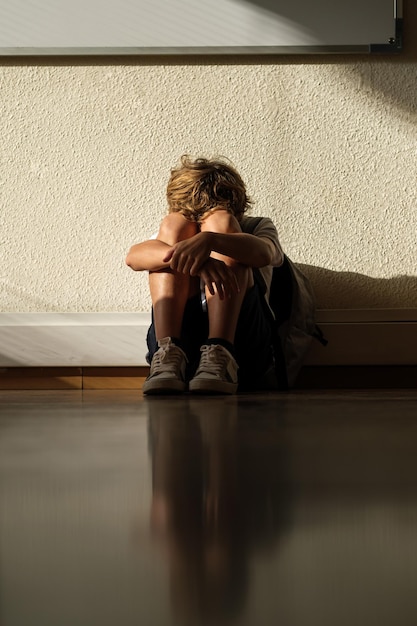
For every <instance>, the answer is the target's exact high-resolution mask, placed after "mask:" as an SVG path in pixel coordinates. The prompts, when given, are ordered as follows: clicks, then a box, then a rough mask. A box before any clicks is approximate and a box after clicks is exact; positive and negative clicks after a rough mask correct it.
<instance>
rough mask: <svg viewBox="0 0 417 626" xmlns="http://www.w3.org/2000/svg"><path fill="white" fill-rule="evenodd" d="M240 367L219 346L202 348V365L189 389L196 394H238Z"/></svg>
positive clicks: (226, 351) (227, 352)
mask: <svg viewBox="0 0 417 626" xmlns="http://www.w3.org/2000/svg"><path fill="white" fill-rule="evenodd" d="M237 370H238V365H237V363H236V361H235V359H234V358H233V357H232V355H231V354H230V352H229V351H228V350H226V348H223V346H221V345H219V344H214V345H210V346H207V345H205V346H201V358H200V364H199V366H198V368H197V371H196V373H195V376H194V378H193V379H192V380H191V381H190V384H189V389H190V391H193V392H194V393H228V394H232V393H236V391H237V385H238V379H237Z"/></svg>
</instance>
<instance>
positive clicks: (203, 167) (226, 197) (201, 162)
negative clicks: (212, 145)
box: [167, 154, 252, 222]
mask: <svg viewBox="0 0 417 626" xmlns="http://www.w3.org/2000/svg"><path fill="white" fill-rule="evenodd" d="M167 200H168V208H169V212H170V213H175V212H177V213H181V214H182V215H184V217H186V218H187V219H188V220H190V221H191V222H200V221H201V220H202V219H204V217H207V215H209V214H210V213H212V212H213V211H215V210H218V209H223V210H226V211H229V213H232V214H233V215H234V216H235V217H236V218H237V219H238V220H240V219H241V218H242V216H243V214H244V213H245V211H247V210H248V209H249V208H250V207H251V205H252V201H251V199H250V198H249V197H248V195H247V193H246V186H245V184H244V182H243V180H242V178H241V177H240V174H239V173H238V172H237V171H236V169H235V168H234V167H233V166H232V165H231V164H230V163H228V162H226V160H225V159H223V158H221V159H206V158H202V157H199V158H196V159H192V158H191V157H190V156H189V155H187V154H185V155H183V156H182V157H181V161H180V165H179V166H178V167H176V168H174V169H172V170H171V176H170V179H169V182H168V186H167Z"/></svg>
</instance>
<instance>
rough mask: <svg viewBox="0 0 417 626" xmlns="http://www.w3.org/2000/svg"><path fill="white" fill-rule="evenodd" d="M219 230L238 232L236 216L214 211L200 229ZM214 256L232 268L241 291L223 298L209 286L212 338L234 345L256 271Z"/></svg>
mask: <svg viewBox="0 0 417 626" xmlns="http://www.w3.org/2000/svg"><path fill="white" fill-rule="evenodd" d="M205 230H206V231H211V232H220V233H239V232H241V228H240V225H239V222H238V221H237V219H236V218H235V217H234V216H233V215H231V214H230V213H228V212H227V211H215V212H214V213H212V214H211V215H209V216H208V217H207V218H206V219H205V220H204V222H203V223H202V224H201V231H205ZM212 256H213V257H215V258H217V259H220V260H221V261H223V262H224V263H226V265H228V266H229V267H231V268H232V269H233V271H234V272H235V273H236V276H237V280H238V284H239V288H240V291H239V292H238V293H233V294H231V295H230V297H228V296H227V295H226V297H225V298H224V299H223V300H221V299H220V297H219V296H218V294H217V293H216V294H214V295H211V294H210V293H209V291H208V289H206V298H207V308H208V314H209V339H211V338H220V339H225V340H226V341H228V342H229V343H231V344H233V342H234V338H235V333H236V327H237V322H238V319H239V314H240V309H241V306H242V302H243V299H244V297H245V294H246V292H247V290H248V289H250V287H252V286H253V284H254V282H253V274H252V270H251V268H249V267H246V266H244V265H241V264H240V263H236V261H234V260H233V259H231V258H230V257H227V256H224V255H221V254H217V253H212Z"/></svg>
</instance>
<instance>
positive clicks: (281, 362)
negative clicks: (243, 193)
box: [245, 218, 327, 389]
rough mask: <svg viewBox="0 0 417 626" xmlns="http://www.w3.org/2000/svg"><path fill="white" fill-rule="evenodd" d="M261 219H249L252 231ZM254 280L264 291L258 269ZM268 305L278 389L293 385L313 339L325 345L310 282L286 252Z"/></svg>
mask: <svg viewBox="0 0 417 626" xmlns="http://www.w3.org/2000/svg"><path fill="white" fill-rule="evenodd" d="M261 219H262V218H253V219H251V220H250V222H251V223H250V225H248V226H249V229H248V228H245V232H253V231H254V230H255V228H256V226H257V224H258V223H259V221H260V220H261ZM254 278H255V281H256V282H257V283H258V284H259V286H260V288H261V290H262V291H263V293H266V285H265V281H264V279H263V277H262V275H261V273H260V272H259V271H258V270H256V269H255V270H254ZM269 306H270V307H271V309H272V311H273V314H274V315H272V314H271V311H270V309H269V307H268V306H267V304H266V300H265V310H266V311H267V313H268V316H269V318H270V320H271V325H272V333H273V348H274V358H275V370H276V376H277V380H278V389H289V388H291V387H293V386H294V383H295V380H296V378H297V375H298V373H299V371H300V369H301V367H302V365H303V362H304V359H305V357H306V354H307V352H308V350H309V348H310V345H311V342H312V340H313V339H317V340H318V341H319V342H320V343H321V344H322V345H323V346H325V345H327V340H326V339H325V337H324V335H323V332H322V330H321V328H320V327H319V326H318V325H317V324H316V321H315V314H316V302H315V297H314V292H313V288H312V285H311V283H310V281H309V279H308V278H307V276H305V275H304V274H303V272H302V271H301V270H300V268H299V267H298V266H297V265H296V264H295V263H293V262H292V261H291V260H290V259H289V258H288V257H287V256H286V255H284V263H283V264H282V265H281V266H280V267H274V268H273V273H272V282H271V289H270V295H269Z"/></svg>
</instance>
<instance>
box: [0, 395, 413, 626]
mask: <svg viewBox="0 0 417 626" xmlns="http://www.w3.org/2000/svg"><path fill="white" fill-rule="evenodd" d="M416 487H417V391H415V392H411V391H410V392H408V391H401V392H380V391H379V392H378V391H376V392H354V391H352V392H349V391H344V392H340V393H338V392H329V393H325V392H316V393H301V392H298V393H294V394H283V395H278V394H277V395H242V396H238V397H234V398H233V397H232V398H217V397H213V398H204V397H201V398H193V397H185V396H184V397H177V398H168V397H166V398H142V397H141V396H140V394H139V393H137V392H127V391H120V392H94V391H91V392H84V393H81V392H76V391H72V392H63V391H59V392H0V496H1V509H0V624H1V626H96V625H97V626H98V625H100V626H110V625H111V626H115V625H120V626H138V625H144V626H170V625H174V624H179V625H187V626H188V625H190V626H199V625H200V624H215V625H222V624H233V625H236V626H255V625H256V626H257V625H259V626H270V625H271V626H272V625H274V626H278V625H282V626H315V625H316V624H317V626H319V625H320V626H327V625H329V626H330V625H331V626H336V625H337V626H345V625H346V626H362V625H363V626H373V625H375V626H394V625H395V626H415V624H416V623H417V593H416V585H417V489H416Z"/></svg>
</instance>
